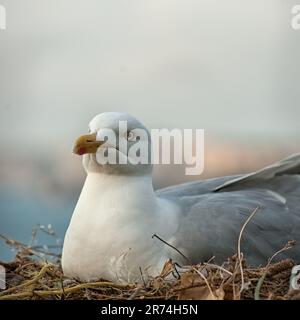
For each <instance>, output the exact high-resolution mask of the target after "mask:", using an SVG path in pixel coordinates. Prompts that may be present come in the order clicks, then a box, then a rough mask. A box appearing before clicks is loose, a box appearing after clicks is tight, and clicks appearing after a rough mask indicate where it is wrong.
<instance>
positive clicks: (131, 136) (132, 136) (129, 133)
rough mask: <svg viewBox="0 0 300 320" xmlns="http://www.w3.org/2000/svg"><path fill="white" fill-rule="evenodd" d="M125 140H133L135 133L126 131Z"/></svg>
mask: <svg viewBox="0 0 300 320" xmlns="http://www.w3.org/2000/svg"><path fill="white" fill-rule="evenodd" d="M126 138H127V140H128V141H135V135H134V133H133V132H132V131H129V132H127V137H126Z"/></svg>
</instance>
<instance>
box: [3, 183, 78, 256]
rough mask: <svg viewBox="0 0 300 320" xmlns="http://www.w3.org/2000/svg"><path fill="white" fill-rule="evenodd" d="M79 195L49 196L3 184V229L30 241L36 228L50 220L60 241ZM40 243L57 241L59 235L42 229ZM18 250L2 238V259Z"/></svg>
mask: <svg viewBox="0 0 300 320" xmlns="http://www.w3.org/2000/svg"><path fill="white" fill-rule="evenodd" d="M76 201H77V196H76V197H73V198H70V197H64V198H59V199H58V198H57V199H55V198H54V199H51V200H50V201H49V199H47V198H44V197H42V196H41V195H38V194H36V193H33V192H32V191H30V190H24V189H16V188H5V189H4V188H0V233H1V234H3V235H5V236H7V237H9V238H13V239H15V240H18V241H21V242H23V243H25V244H29V243H30V240H31V234H32V230H33V228H34V227H35V226H36V225H37V224H40V225H45V227H46V228H47V226H48V225H49V224H51V226H52V228H53V229H54V231H55V233H56V234H57V236H58V238H60V239H61V243H62V241H63V238H64V234H65V231H66V228H67V226H68V223H69V220H70V217H71V214H72V212H73V209H74V206H75V204H76ZM36 239H37V244H38V245H48V244H56V242H57V241H56V239H55V238H53V237H49V236H48V235H46V234H43V233H39V234H38V236H37V238H36ZM14 255H15V252H13V251H12V250H11V248H10V247H9V246H8V245H7V244H6V243H5V242H4V241H2V240H0V260H2V261H7V260H10V259H12V258H13V257H14Z"/></svg>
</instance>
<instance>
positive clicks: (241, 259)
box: [238, 206, 260, 294]
mask: <svg viewBox="0 0 300 320" xmlns="http://www.w3.org/2000/svg"><path fill="white" fill-rule="evenodd" d="M258 209H260V207H259V206H258V207H256V208H255V209H254V210H253V212H252V213H251V214H250V216H249V217H248V219H247V220H246V221H245V223H244V224H243V226H242V229H241V231H240V234H239V239H238V261H239V266H240V273H241V281H242V284H241V288H240V292H239V293H240V294H241V293H242V291H243V290H244V286H245V283H244V273H243V265H242V263H243V257H242V254H241V240H242V235H243V232H244V230H245V228H246V226H247V224H248V223H249V222H250V220H251V219H252V218H253V217H254V215H255V214H256V213H257V211H258Z"/></svg>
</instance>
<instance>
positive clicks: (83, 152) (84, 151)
mask: <svg viewBox="0 0 300 320" xmlns="http://www.w3.org/2000/svg"><path fill="white" fill-rule="evenodd" d="M77 153H78V154H79V155H80V156H82V155H83V154H85V153H86V148H84V147H81V148H79V149H78V150H77Z"/></svg>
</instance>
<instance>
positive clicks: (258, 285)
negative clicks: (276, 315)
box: [254, 241, 295, 300]
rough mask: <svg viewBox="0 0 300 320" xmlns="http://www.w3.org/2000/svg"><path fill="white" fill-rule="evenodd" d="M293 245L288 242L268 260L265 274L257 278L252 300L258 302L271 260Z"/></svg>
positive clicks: (293, 242) (291, 242) (293, 243)
mask: <svg viewBox="0 0 300 320" xmlns="http://www.w3.org/2000/svg"><path fill="white" fill-rule="evenodd" d="M294 245H295V241H288V243H287V244H286V245H285V246H284V247H283V248H281V249H280V250H278V251H277V252H275V253H274V254H273V255H272V257H271V258H270V259H269V261H268V263H267V265H266V268H265V272H264V273H263V275H262V276H261V277H260V278H259V280H258V282H257V284H256V287H255V292H254V300H260V289H261V286H262V284H263V282H264V280H265V278H266V276H267V273H268V271H269V268H270V265H271V263H272V261H273V259H274V258H275V257H276V256H277V255H278V254H280V253H281V252H283V251H286V250H289V249H291V248H292V247H293V246H294Z"/></svg>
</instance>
